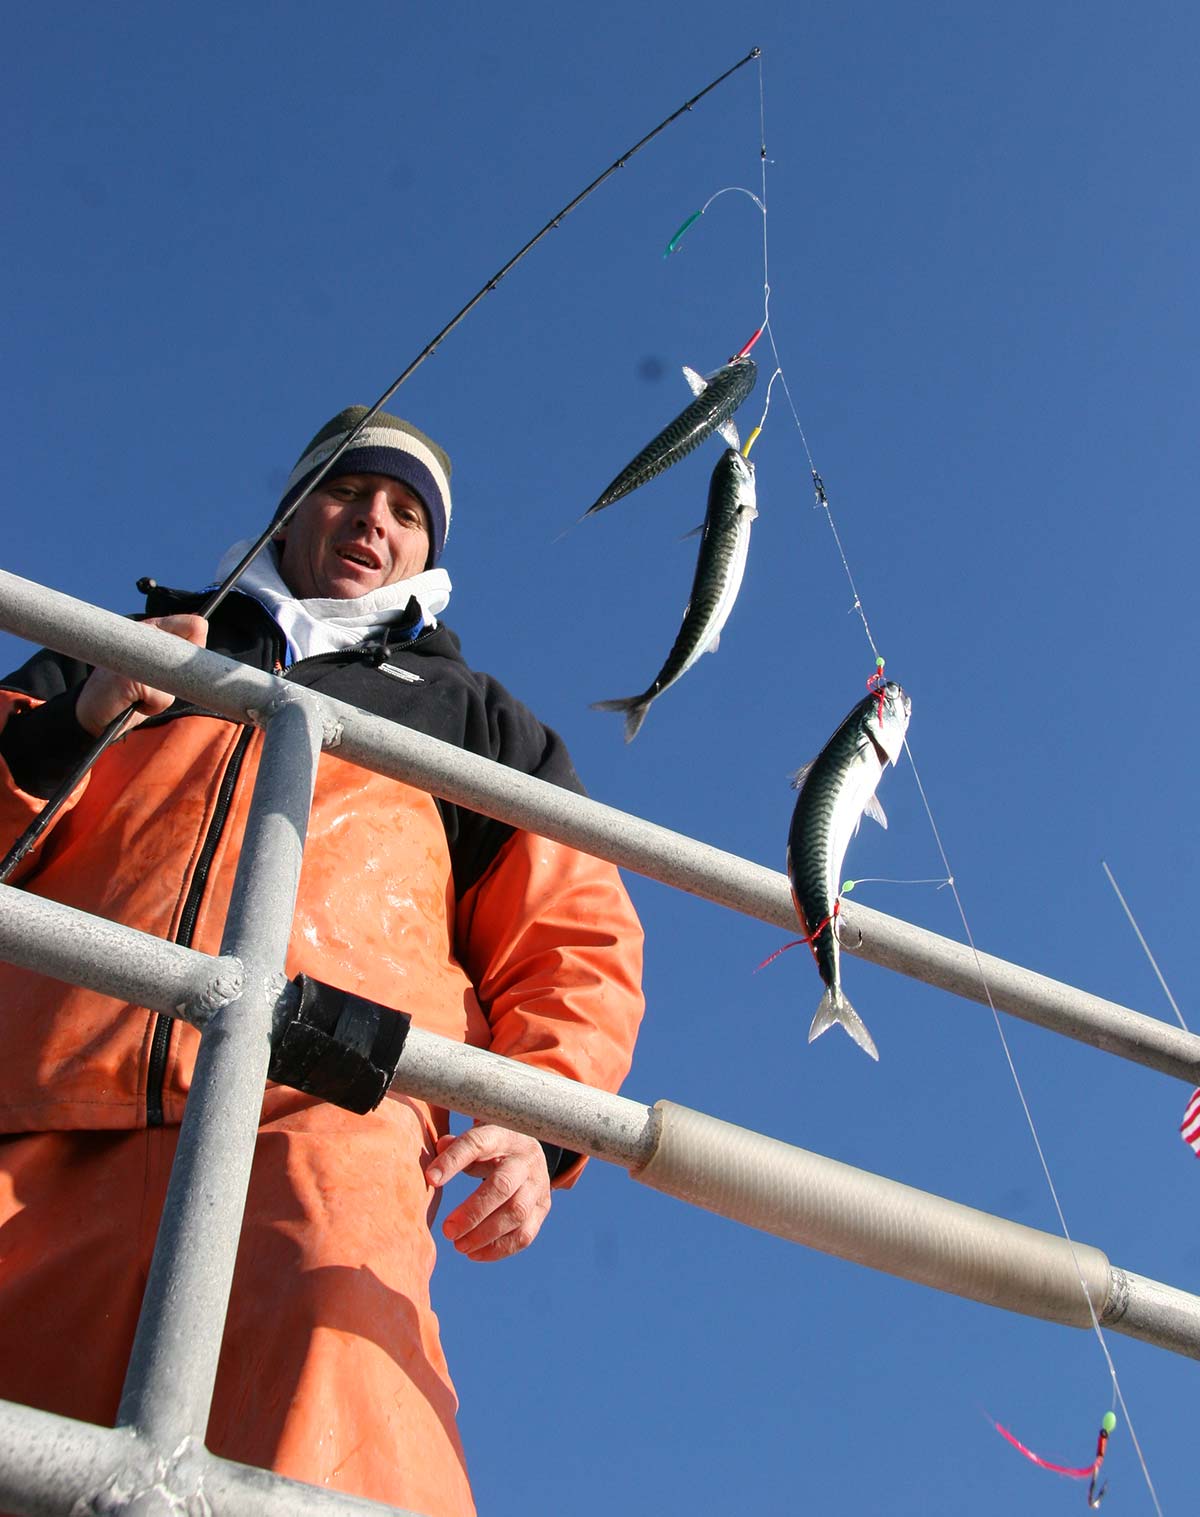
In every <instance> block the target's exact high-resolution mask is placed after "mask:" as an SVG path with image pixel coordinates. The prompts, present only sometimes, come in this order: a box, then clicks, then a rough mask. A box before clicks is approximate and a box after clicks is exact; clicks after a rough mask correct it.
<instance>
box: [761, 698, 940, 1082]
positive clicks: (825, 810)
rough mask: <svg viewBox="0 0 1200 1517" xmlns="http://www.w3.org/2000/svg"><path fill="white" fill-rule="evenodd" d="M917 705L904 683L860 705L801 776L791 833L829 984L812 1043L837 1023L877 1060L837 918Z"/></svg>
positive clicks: (795, 888)
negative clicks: (848, 868) (864, 826)
mask: <svg viewBox="0 0 1200 1517" xmlns="http://www.w3.org/2000/svg"><path fill="white" fill-rule="evenodd" d="M911 712H912V702H911V701H910V700H909V698H908V696H907V695H906V694H905V692H904V691H903V690H902V689H901V688H900V686H899V685H897V684H895V683H893V682H892V681H890V680H889V681H888V683H887V684H885V685H884V686H883V688H882V690H880V691H878V692H875V693H872V694H871V695H868V696H867V697H866V698H865V699H864V700H861V701H859V703H858V704H857V705H856V706H855V708H854V710H853V711H851V713H850V715H849V716H848V717H847V718H846V720H845V721H844V722H843V723H842V725H841V726H840V727H839V728H838V729H837V731H836V732H835V733H834V734H833V736H832V737H831V738H830V739H829V741H828V742H827V743H826V744H825V746H824V748H822V749H821V751H820V753H819V754H818V755H817V757H816V758H815V759H813V761H812V763H811V764H806V765H805V766H804V768H803V769H801V770H799V771H797V774H796V777H795V779H794V781H793V785H794V786H795V788H796V789H797V790H798V791H799V792H800V793H799V795H797V797H796V806H795V810H794V811H793V812H792V825H791V829H790V830H789V832H788V849H787V872H788V880H789V882H790V883H791V887H792V900H793V902H794V903H795V906H796V915H797V916H798V917H799V918H800V924H801V926H802V928H803V930H804V932H805V934H806V937H805V941H806V942H807V943H808V944H809V946H810V947H811V949H812V951H813V957H814V958H815V959H816V961H817V969H818V970H819V971H820V975H821V979H822V980H823V981H824V982H825V986H826V989H825V994H824V995H823V996H822V997H821V1004H820V1005H819V1006H818V1007H817V1012H816V1015H815V1016H814V1017H813V1019H812V1026H811V1027H810V1028H809V1029H808V1041H809V1042H810V1043H811V1042H812V1041H813V1039H814V1038H819V1037H820V1036H821V1034H822V1033H823V1032H826V1031H828V1029H829V1028H830V1027H832V1026H833V1024H834V1023H835V1022H840V1023H841V1025H842V1026H843V1027H844V1028H845V1029H846V1031H847V1032H848V1033H849V1034H850V1036H851V1037H852V1038H853V1039H854V1041H855V1042H856V1043H857V1044H858V1046H859V1047H860V1048H862V1049H865V1050H866V1052H867V1053H869V1054H870V1055H871V1057H872V1058H873V1059H878V1057H879V1050H878V1049H877V1048H876V1047H875V1042H874V1039H873V1038H872V1037H871V1034H870V1033H869V1032H868V1031H867V1029H866V1026H865V1025H864V1023H863V1021H862V1018H861V1017H860V1016H859V1015H858V1013H857V1012H856V1011H855V1009H854V1007H853V1006H851V1004H850V1002H849V1001H848V1000H847V999H846V996H845V993H844V992H843V990H842V982H841V972H840V953H839V944H838V935H837V913H838V904H839V896H840V888H839V882H840V880H841V877H842V860H843V859H844V858H845V856H846V849H847V848H848V847H849V846H850V839H851V838H852V837H853V836H854V834H855V833H856V832H857V831H858V824H859V822H860V821H861V820H862V817H863V815H864V814H865V815H867V816H869V817H870V818H871V819H872V820H873V821H876V822H878V823H879V824H880V825H881V826H883V827H886V826H887V817H886V816H885V815H884V812H883V807H882V806H881V805H880V804H879V801H878V799H877V797H876V795H875V788H876V786H877V785H878V784H879V781H880V779H881V778H882V776H883V771H884V769H885V768H886V767H887V765H888V764H889V763H891V764H894V763H896V762H897V760H898V759H899V757H900V750H901V749H902V748H903V746H904V735H905V733H906V732H907V731H908V719H909V716H910V714H911Z"/></svg>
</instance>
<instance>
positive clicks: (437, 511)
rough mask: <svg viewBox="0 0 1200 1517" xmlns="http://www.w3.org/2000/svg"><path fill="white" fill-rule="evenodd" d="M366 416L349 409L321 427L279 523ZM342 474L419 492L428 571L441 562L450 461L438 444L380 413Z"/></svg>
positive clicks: (291, 484)
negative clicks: (425, 518) (425, 515)
mask: <svg viewBox="0 0 1200 1517" xmlns="http://www.w3.org/2000/svg"><path fill="white" fill-rule="evenodd" d="M366 414H367V407H366V406H348V407H347V408H346V410H344V411H339V413H338V414H337V415H336V416H335V417H334V418H333V420H332V421H330V422H327V423H326V424H325V426H323V427H322V428H321V430H320V431H319V432H318V433H317V435H316V436H315V437H314V438H313V439H312V441H311V442H310V443H309V444H308V446H307V447H306V448H305V450H304V452H303V453H302V454H301V455H300V458H299V459H298V460H297V463H296V467H295V468H294V469H293V470H292V472H291V474H289V475H288V481H287V484H286V485H285V486H284V490H283V498H282V500H280V502H279V506H278V508H277V509H276V512H275V516H276V518H278V517H279V516H281V515H282V514H283V512H284V511H286V510H287V508H288V507H289V506H290V505H291V503H292V502H293V501H294V500H295V499H296V497H297V495H299V494H300V492H301V490H303V489H304V486H305V485H306V484H307V483H308V481H309V480H310V479H311V478H312V476H313V475H314V474H315V473H316V472H317V470H318V469H319V468H320V467H321V465H322V464H323V463H324V462H325V460H326V459H327V458H328V457H329V456H330V454H331V453H333V452H334V451H335V450H336V448H337V447H338V445H339V444H340V443H341V442H342V440H343V439H344V438H345V437H346V436H347V434H348V433H350V432H352V431H353V430H354V428H355V426H357V424H358V423H359V422H360V421H361V420H362V418H363V417H364V416H365V415H366ZM342 474H383V475H386V476H387V478H389V479H398V480H399V481H400V483H401V484H405V485H407V486H408V487H409V489H410V490H415V491H416V493H417V494H418V495H419V496H420V497H421V500H422V502H423V504H424V506H425V509H426V510H427V511H428V512H429V541H430V554H429V565H428V567H430V568H432V567H433V565H434V564H436V563H437V561H438V559H439V558H440V557H441V556H442V549H443V548H444V547H445V546H446V534H447V533H448V532H449V530H450V460H449V458H448V457H447V456H446V454H445V453H444V452H443V451H442V449H441V448H439V447H438V445H437V443H435V442H434V441H433V440H432V439H431V438H429V437H426V436H425V434H424V432H419V431H418V430H417V428H416V427H414V426H412V425H411V423H409V422H407V421H401V420H400V418H399V417H398V416H389V415H388V414H387V412H386V411H378V412H376V414H375V415H374V416H372V418H371V420H370V421H369V422H368V423H367V425H366V426H365V427H364V428H363V430H362V431H361V432H360V433H359V434H358V436H357V437H356V438H355V439H354V441H353V442H352V443H351V444H350V447H349V448H348V449H347V451H346V452H345V453H343V454H342V456H341V458H339V459H338V461H337V463H336V464H335V465H334V469H333V476H332V477H333V478H337V477H339V476H340V475H342Z"/></svg>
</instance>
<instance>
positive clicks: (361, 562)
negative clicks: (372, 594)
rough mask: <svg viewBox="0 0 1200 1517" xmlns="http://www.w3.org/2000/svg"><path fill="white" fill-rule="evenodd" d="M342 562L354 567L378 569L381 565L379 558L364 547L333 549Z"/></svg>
mask: <svg viewBox="0 0 1200 1517" xmlns="http://www.w3.org/2000/svg"><path fill="white" fill-rule="evenodd" d="M334 551H335V552H336V554H337V556H338V558H340V559H341V561H342V563H344V564H349V565H350V566H351V567H352V568H355V569H365V570H375V571H378V570H379V569H381V568H382V567H383V565H382V564H381V563H380V561H379V559H378V558H377V557H376V556H375V555H374V554H373V553H370V552H368V551H367V550H366V549H360V548H336V549H335V550H334Z"/></svg>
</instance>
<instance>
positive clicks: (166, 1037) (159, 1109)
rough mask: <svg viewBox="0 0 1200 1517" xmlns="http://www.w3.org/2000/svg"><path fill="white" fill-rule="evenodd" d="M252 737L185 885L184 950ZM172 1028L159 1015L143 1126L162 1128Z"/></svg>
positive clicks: (232, 764)
mask: <svg viewBox="0 0 1200 1517" xmlns="http://www.w3.org/2000/svg"><path fill="white" fill-rule="evenodd" d="M253 736H254V729H253V728H252V727H244V728H243V729H242V731H241V734H240V735H239V737H238V740H237V742H236V744H235V745H234V749H233V753H232V754H231V755H230V757H229V761H228V763H227V764H226V766H225V773H224V774H223V775H222V776H221V785H220V789H219V790H218V791H217V802H216V806H215V807H214V809H213V817H212V821H211V822H210V823H209V824H208V833H207V835H206V836H205V839H204V845H203V847H202V848H201V850H200V857H199V858H198V859H197V860H196V868H195V871H194V872H193V874H192V879H191V883H190V884H189V885H188V893H187V897H186V899H185V900H184V903H183V914H182V915H181V917H180V919H179V930H178V931H177V932H176V934H175V941H176V942H177V943H179V944H182V946H183V947H184V948H190V947H191V946H192V936H193V934H194V933H195V931H196V918H197V917H198V916H199V914H200V903H201V901H202V900H203V898H204V888H205V886H206V885H207V883H208V871H209V869H210V868H211V867H212V861H213V856H214V854H215V853H216V851H217V844H218V843H219V842H220V841H221V834H222V833H223V832H224V830H225V822H226V820H227V819H228V816H229V807H230V803H231V801H232V800H233V792H234V788H235V786H236V785H237V782H238V776H239V775H240V774H241V772H242V763H243V760H244V759H245V757H246V749H247V748H249V746H250V740H251V738H252V737H253ZM174 1026H175V1018H174V1017H168V1016H166V1015H164V1014H163V1013H162V1012H159V1014H158V1016H157V1017H156V1018H155V1020H154V1032H153V1035H152V1036H151V1039H150V1059H149V1062H148V1064H147V1066H146V1126H147V1127H161V1126H162V1125H163V1085H164V1082H165V1080H166V1073H167V1055H168V1053H169V1052H170V1047H171V1032H172V1029H173V1028H174Z"/></svg>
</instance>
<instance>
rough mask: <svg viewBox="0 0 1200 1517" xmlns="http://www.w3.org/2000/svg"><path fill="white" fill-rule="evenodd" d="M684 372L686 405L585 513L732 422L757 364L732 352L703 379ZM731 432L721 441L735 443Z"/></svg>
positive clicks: (633, 487) (625, 492) (639, 482)
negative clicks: (688, 398)
mask: <svg viewBox="0 0 1200 1517" xmlns="http://www.w3.org/2000/svg"><path fill="white" fill-rule="evenodd" d="M683 372H684V375H685V376H686V378H687V381H688V383H689V384H690V385H691V387H692V390H693V392H694V394H695V398H694V399H693V401H692V402H691V404H690V405H689V406H687V407H685V409H684V410H682V411H681V412H680V413H679V415H678V416H677V417H676V418H675V420H674V421H673V422H671V423H670V425H669V426H666V427H664V428H663V429H662V431H661V432H660V433H659V434H658V436H657V437H655V438H653V439H652V440H651V441H650V442H648V443H647V444H646V446H645V447H644V448H643V449H642V451H641V452H640V453H639V454H638V455H637V457H636V458H635V459H633V460H632V462H630V463H628V464H626V465H625V467H624V468H623V469H622V470H621V472H620V473H619V474H618V475H617V477H616V479H614V480H613V482H612V483H611V484H610V485H609V486H608V488H607V489H606V490H605V491H604V492H603V493H602V494H601V495H600V497H599V499H598V500H597V501H596V502H595V504H594V505H591V506H589V507H588V508H587V510H586V511H585V512H584V513H583V514H584V516H591V514H592V512H593V511H599V510H602V509H603V507H605V506H609V505H611V504H612V503H613V501H614V500H620V499H621V497H622V496H623V495H628V494H629V493H630V491H632V490H636V489H637V487H638V486H639V485H644V484H645V483H646V481H647V480H649V479H653V478H654V476H655V475H656V474H661V473H662V472H663V470H664V469H669V468H670V467H671V465H672V464H673V463H677V462H678V461H679V460H680V459H681V458H683V457H684V455H685V454H687V453H690V452H691V451H692V449H693V448H698V447H699V446H700V444H701V443H702V442H703V441H704V439H705V438H706V437H711V436H712V434H713V433H714V432H717V431H720V432H722V434H723V435H725V434H724V428H725V427H727V426H729V427H732V422H731V421H730V419H729V418H730V417H731V416H732V415H733V413H734V412H735V411H736V410H737V408H738V407H739V406H740V405H741V403H742V401H743V400H745V398H746V396H747V395H749V393H750V391H751V390H752V389H753V388H754V381H755V379H756V377H757V375H758V368H757V365H756V364H755V362H754V360H753V359H752V358H746V357H737V358H731V359H730V360H729V362H728V363H727V364H724V365H722V367H721V368H719V369H717V370H716V371H715V373H712V374H710V375H709V376H708V378H707V379H702V378H701V377H700V375H699V374H697V373H696V372H695V371H694V370H692V369H684V371H683ZM734 436H736V433H735V434H734ZM734 436H726V441H727V442H729V443H731V444H733V445H734V446H736V444H735V443H734Z"/></svg>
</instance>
